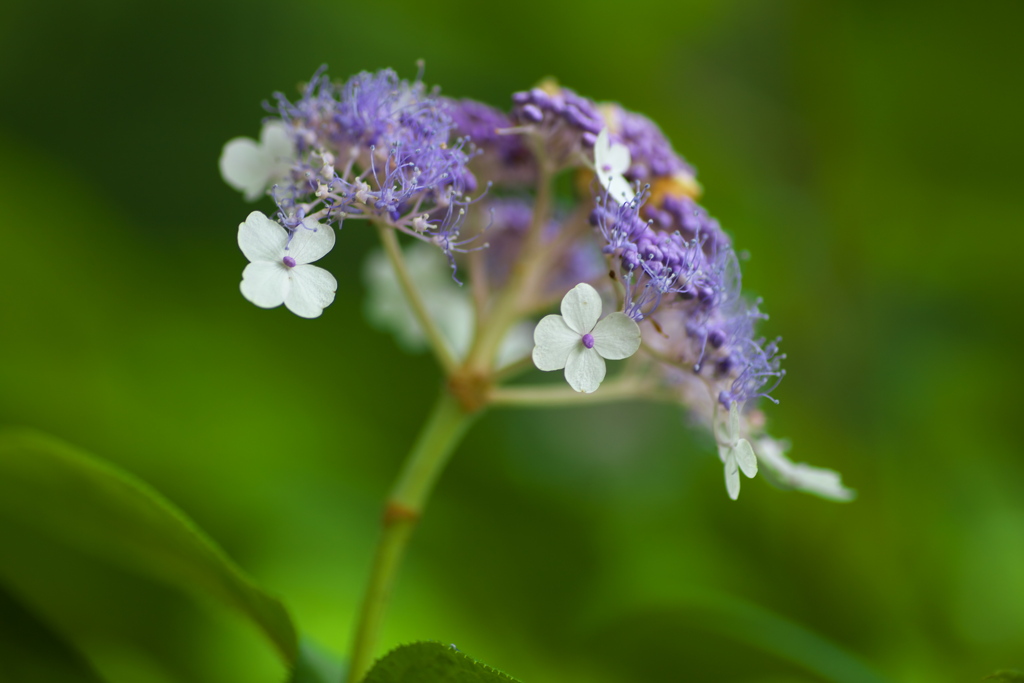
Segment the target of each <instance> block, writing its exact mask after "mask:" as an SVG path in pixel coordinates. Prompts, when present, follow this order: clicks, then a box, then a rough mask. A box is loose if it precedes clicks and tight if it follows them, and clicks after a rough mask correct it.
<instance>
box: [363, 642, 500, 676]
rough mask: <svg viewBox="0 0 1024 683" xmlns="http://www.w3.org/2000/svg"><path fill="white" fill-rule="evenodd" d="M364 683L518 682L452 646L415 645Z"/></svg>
mask: <svg viewBox="0 0 1024 683" xmlns="http://www.w3.org/2000/svg"><path fill="white" fill-rule="evenodd" d="M365 683H515V679H514V678H512V677H510V676H507V675H506V674H503V673H502V672H500V671H497V670H495V669H492V668H490V667H489V666H486V665H484V664H481V663H480V662H478V661H476V660H475V659H473V658H471V657H468V656H466V655H464V654H462V653H461V652H459V651H458V650H457V649H455V647H454V646H452V645H442V644H441V643H412V644H411V645H403V646H401V647H399V648H396V649H394V650H392V651H391V652H389V653H388V654H387V655H386V656H385V657H384V658H383V659H381V660H380V661H378V662H377V664H376V665H375V666H374V667H373V669H372V670H371V671H370V673H369V674H368V675H367V676H366V681H365Z"/></svg>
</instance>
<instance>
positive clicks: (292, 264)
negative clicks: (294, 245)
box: [281, 256, 295, 268]
mask: <svg viewBox="0 0 1024 683" xmlns="http://www.w3.org/2000/svg"><path fill="white" fill-rule="evenodd" d="M281 262H282V263H284V264H285V265H286V266H288V267H289V268H294V267H295V259H293V258H292V257H291V256H285V257H284V258H283V259H281Z"/></svg>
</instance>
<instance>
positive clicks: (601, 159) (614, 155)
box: [594, 128, 632, 176]
mask: <svg viewBox="0 0 1024 683" xmlns="http://www.w3.org/2000/svg"><path fill="white" fill-rule="evenodd" d="M631 162H632V160H631V159H630V155H629V148H628V147H626V146H625V145H623V144H620V143H617V142H616V143H613V142H612V141H611V137H610V136H609V135H608V129H607V128H602V129H601V132H600V133H598V134H597V141H596V142H595V143H594V166H595V168H596V169H597V174H598V176H608V175H621V174H623V173H625V172H626V171H627V170H629V165H630V163H631Z"/></svg>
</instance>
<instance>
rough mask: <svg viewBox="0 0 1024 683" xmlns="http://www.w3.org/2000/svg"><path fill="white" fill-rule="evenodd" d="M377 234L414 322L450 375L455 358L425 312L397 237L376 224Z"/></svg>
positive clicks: (387, 227)
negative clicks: (417, 324)
mask: <svg viewBox="0 0 1024 683" xmlns="http://www.w3.org/2000/svg"><path fill="white" fill-rule="evenodd" d="M377 233H378V234H379V235H380V241H381V244H383V245H384V251H385V252H386V253H387V255H388V260H389V261H391V267H392V268H394V269H395V275H396V276H397V277H398V284H399V285H400V286H401V287H402V293H403V294H405V300H406V301H407V302H408V303H409V307H410V308H411V309H412V313H413V315H414V316H415V317H416V322H417V323H419V326H420V327H421V328H422V329H423V333H424V334H425V335H426V336H427V340H428V341H429V342H430V348H431V349H432V350H433V351H434V355H435V356H436V357H437V361H438V362H439V363H440V364H441V368H442V369H443V370H444V372H445V374H446V375H451V374H452V373H453V372H454V371H455V367H456V363H455V358H454V357H453V356H452V352H451V349H450V348H449V347H448V341H447V340H446V339H445V338H444V335H442V334H441V331H440V330H439V329H438V328H437V325H435V324H434V319H433V318H431V317H430V314H429V313H428V312H427V308H426V306H425V305H424V303H423V299H422V298H421V297H420V293H419V291H418V290H417V289H416V284H415V283H414V282H413V281H412V277H411V276H410V275H409V270H408V269H407V268H406V267H405V258H404V257H403V256H402V248H401V247H400V246H399V244H398V236H397V235H396V234H395V230H394V229H393V228H391V227H389V226H386V225H380V224H377Z"/></svg>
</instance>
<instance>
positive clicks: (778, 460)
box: [754, 436, 857, 501]
mask: <svg viewBox="0 0 1024 683" xmlns="http://www.w3.org/2000/svg"><path fill="white" fill-rule="evenodd" d="M754 445H755V447H756V450H757V457H758V459H759V460H760V461H761V464H763V465H764V472H765V476H767V477H768V479H769V480H770V481H771V482H772V483H774V484H777V485H778V486H780V487H782V488H787V489H796V490H798V491H803V492H805V493H811V494H814V495H816V496H821V497H822V498H827V499H829V500H837V501H849V500H853V499H854V497H856V495H857V493H856V492H855V491H854V490H853V489H848V488H846V487H845V486H843V483H842V481H841V480H840V476H839V473H838V472H836V471H834V470H827V469H824V468H821V467H812V466H810V465H807V464H805V463H802V462H792V461H791V460H790V459H789V458H787V457H786V448H787V447H788V444H786V443H785V442H781V441H776V440H775V439H773V438H771V437H770V436H763V437H761V438H760V439H757V440H756V441H755V442H754Z"/></svg>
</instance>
